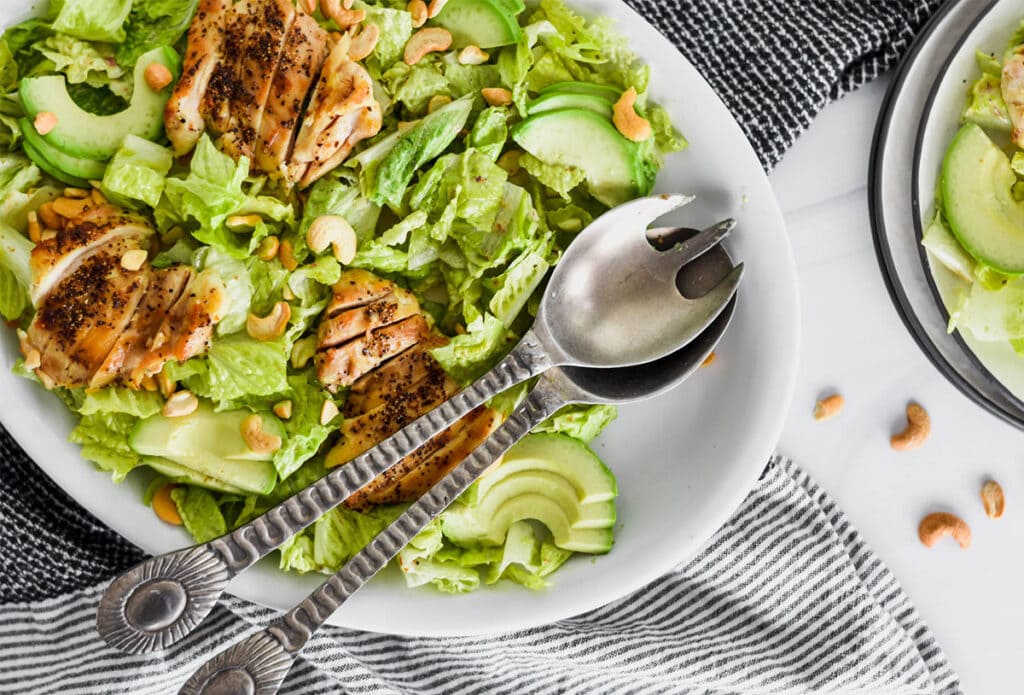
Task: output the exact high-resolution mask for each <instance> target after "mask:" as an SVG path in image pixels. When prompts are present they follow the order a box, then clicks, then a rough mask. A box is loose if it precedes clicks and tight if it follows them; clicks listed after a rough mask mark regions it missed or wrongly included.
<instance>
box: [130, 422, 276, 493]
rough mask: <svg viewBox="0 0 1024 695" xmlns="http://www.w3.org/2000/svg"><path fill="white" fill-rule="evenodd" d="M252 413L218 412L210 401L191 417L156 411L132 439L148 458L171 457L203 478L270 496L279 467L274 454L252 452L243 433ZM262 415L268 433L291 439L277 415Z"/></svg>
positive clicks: (136, 447) (137, 450)
mask: <svg viewBox="0 0 1024 695" xmlns="http://www.w3.org/2000/svg"><path fill="white" fill-rule="evenodd" d="M251 414H252V413H251V412H250V411H248V410H228V411H224V412H221V413H217V412H214V410H213V408H212V407H210V406H209V405H208V404H206V403H204V404H202V405H200V406H199V408H197V409H196V411H195V412H193V413H191V414H190V415H185V416H182V417H173V418H169V417H165V416H163V415H154V416H152V417H149V418H146V419H145V420H142V421H140V422H139V423H138V424H137V425H136V426H135V429H134V430H133V431H132V434H131V437H130V438H129V441H128V443H129V444H130V445H131V447H132V449H134V450H135V451H136V452H137V453H139V454H140V455H142V456H143V457H155V458H160V459H167V460H170V461H172V462H174V463H176V464H179V465H180V466H184V467H185V468H189V469H191V470H192V471H194V472H196V473H197V474H198V475H200V476H204V477H206V478H212V479H214V480H217V481H221V482H223V483H226V484H228V485H231V486H233V487H237V488H241V489H243V490H245V491H247V492H252V493H256V494H267V493H269V492H270V491H271V490H273V488H274V485H275V484H276V483H277V469H276V468H274V464H273V462H272V460H273V454H270V453H264V452H256V451H253V450H251V449H250V448H249V446H248V445H247V444H246V442H245V439H244V437H243V436H242V422H243V421H244V420H245V419H246V418H247V417H249V416H250V415H251ZM259 415H260V417H262V418H263V429H264V431H266V432H268V433H270V434H275V435H277V436H279V437H281V438H282V439H284V438H285V437H286V433H285V429H284V425H282V424H281V421H280V420H278V419H277V417H275V416H274V415H273V414H271V413H266V412H261V413H259ZM154 467H155V466H154Z"/></svg>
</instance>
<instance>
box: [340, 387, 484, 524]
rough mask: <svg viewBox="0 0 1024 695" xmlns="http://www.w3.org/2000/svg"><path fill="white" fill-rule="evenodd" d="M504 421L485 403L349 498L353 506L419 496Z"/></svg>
mask: <svg viewBox="0 0 1024 695" xmlns="http://www.w3.org/2000/svg"><path fill="white" fill-rule="evenodd" d="M500 424H501V415H500V414H499V413H498V412H497V411H496V410H492V409H490V408H487V407H485V406H481V407H479V408H477V409H476V410H473V411H472V412H470V413H469V414H468V415H466V416H465V417H464V418H462V419H461V420H459V421H458V422H456V423H455V424H454V425H452V426H451V427H449V428H448V429H446V430H444V431H443V432H441V433H440V434H438V435H436V436H435V437H434V438H433V439H431V440H430V441H429V442H427V443H426V444H425V445H424V446H423V447H421V448H420V449H418V450H417V451H416V452H415V453H413V454H411V455H409V456H406V457H405V458H404V459H402V460H401V461H399V462H398V464H396V465H395V466H394V467H393V468H391V469H390V470H388V471H387V472H385V473H384V474H382V475H379V476H377V477H376V478H374V479H373V481H372V482H371V483H370V484H369V485H367V486H366V487H364V488H362V489H360V490H359V491H358V492H356V493H355V494H354V495H352V496H351V497H349V498H348V499H347V500H345V505H346V506H347V507H350V508H352V509H367V508H370V507H373V506H375V505H378V504H397V503H399V502H412V501H415V500H417V499H419V498H420V497H421V496H422V495H424V494H425V493H426V492H427V491H428V490H430V488H432V487H434V485H436V484H437V483H438V481H440V480H441V478H443V477H444V476H446V475H448V473H450V472H451V470H452V469H453V468H455V466H457V465H458V464H459V463H460V462H461V461H462V460H463V459H464V458H466V457H467V456H469V455H470V454H471V453H473V450H474V449H476V448H477V447H478V446H480V445H481V444H482V443H483V441H484V440H485V439H487V437H488V436H490V434H491V432H493V431H494V430H496V429H497V428H498V425H500Z"/></svg>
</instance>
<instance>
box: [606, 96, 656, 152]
mask: <svg viewBox="0 0 1024 695" xmlns="http://www.w3.org/2000/svg"><path fill="white" fill-rule="evenodd" d="M636 96H637V94H636V87H630V88H629V89H627V90H626V91H625V92H623V93H622V96H621V97H619V100H618V101H617V102H615V106H614V107H612V122H613V123H615V128H616V130H618V131H619V132H620V133H622V136H623V137H624V138H626V139H627V140H632V141H633V142H643V141H644V140H646V139H647V138H649V137H651V133H652V132H653V131H652V130H651V122H650V121H648V120H647V119H646V118H644V117H642V116H641V115H640V114H638V113H637V112H636Z"/></svg>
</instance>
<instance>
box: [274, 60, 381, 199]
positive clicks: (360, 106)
mask: <svg viewBox="0 0 1024 695" xmlns="http://www.w3.org/2000/svg"><path fill="white" fill-rule="evenodd" d="M348 48H349V46H348V42H347V41H344V40H342V41H337V42H335V44H334V46H333V48H332V49H331V53H330V55H328V56H327V60H326V62H325V63H324V67H323V70H322V71H321V73H320V79H319V80H318V81H317V85H316V90H315V91H314V92H313V96H312V97H311V98H310V101H309V106H308V107H307V109H306V115H305V118H303V120H302V128H301V129H300V130H299V133H298V135H297V137H296V139H295V148H294V149H293V150H292V154H291V157H290V163H289V165H288V178H289V179H291V180H292V181H295V182H297V183H298V184H299V185H300V186H302V187H305V186H308V185H310V184H311V183H313V182H314V181H316V180H317V179H318V178H320V177H321V176H323V175H324V174H326V173H327V172H328V171H330V170H331V169H333V168H334V167H336V166H338V165H339V164H341V162H343V161H344V160H345V159H346V158H347V157H348V155H349V153H350V152H351V151H352V148H353V147H354V146H355V144H356V143H358V142H360V141H361V140H365V139H366V138H370V137H373V136H374V135H376V134H377V133H378V132H380V129H381V124H382V122H383V121H382V115H381V110H380V104H378V103H377V100H376V99H374V97H373V81H372V80H371V79H370V75H369V73H368V72H366V69H365V68H363V66H362V65H360V64H359V63H356V62H355V61H353V60H351V59H350V58H349V57H348Z"/></svg>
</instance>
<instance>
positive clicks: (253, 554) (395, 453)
mask: <svg viewBox="0 0 1024 695" xmlns="http://www.w3.org/2000/svg"><path fill="white" fill-rule="evenodd" d="M551 366H552V363H551V358H550V357H549V356H548V353H547V352H546V351H545V349H544V346H543V345H542V343H541V341H540V340H539V339H538V338H537V336H536V335H535V334H534V333H533V331H528V332H527V333H526V335H525V336H523V339H522V340H520V341H519V344H518V345H516V347H515V348H514V349H513V350H512V352H510V353H509V354H508V355H507V356H506V357H505V359H504V360H502V361H501V362H500V363H499V364H498V365H497V366H496V367H495V368H494V369H492V370H491V371H489V372H488V373H487V374H484V375H483V376H482V377H480V378H479V379H477V380H476V381H475V382H474V383H473V384H471V385H470V386H468V387H467V388H465V389H463V390H462V391H460V392H459V393H457V394H455V395H454V396H453V397H452V398H450V399H449V400H447V401H445V402H444V403H442V404H441V405H440V406H438V407H437V408H434V409H433V410H431V411H430V412H429V413H426V414H425V415H423V416H421V417H419V418H418V419H416V420H414V421H413V422H411V423H409V424H408V425H406V426H405V427H404V428H402V429H401V430H399V431H398V432H396V433H395V434H394V435H392V436H391V437H389V438H388V439H386V440H384V441H383V442H381V443H380V444H378V445H377V446H376V447H374V448H373V449H370V450H369V451H367V452H366V453H364V454H362V455H360V456H358V457H357V458H355V459H353V460H352V461H350V462H349V463H347V464H345V465H343V466H339V467H338V468H335V469H334V470H333V471H331V472H330V473H329V474H327V475H325V476H324V477H323V478H321V479H320V480H318V481H317V482H316V483H313V484H312V485H310V486H309V487H307V488H306V489H304V490H302V491H301V492H298V493H296V494H295V495H293V496H292V497H290V498H288V499H287V500H285V501H284V502H282V503H281V504H279V505H277V506H276V507H274V508H272V509H270V510H269V511H267V512H266V513H265V514H262V515H261V516H259V517H257V518H255V519H253V520H252V521H250V522H249V523H248V524H245V525H244V526H241V527H239V528H237V529H235V530H234V531H232V532H231V533H229V534H226V535H224V536H221V537H220V538H216V539H214V540H212V541H210V542H208V543H205V544H203V545H199V546H194V547H190V548H185V549H182V550H178V551H175V552H171V553H167V554H165V555H159V556H157V557H154V558H151V559H149V560H146V561H144V562H142V563H140V564H138V565H136V566H135V567H133V568H132V569H130V570H128V571H127V572H125V573H124V574H122V575H121V576H120V577H118V578H117V579H115V580H114V581H113V582H112V583H111V584H110V586H109V587H108V588H107V591H106V592H105V593H104V595H103V598H102V599H101V601H100V605H99V609H98V611H97V614H96V629H97V631H98V632H99V634H100V636H101V637H103V639H104V640H106V642H107V644H109V645H110V646H112V647H114V648H116V649H120V650H121V651H124V652H128V653H131V654H138V653H143V652H151V651H157V650H160V649H166V648H167V647H169V646H170V645H172V644H174V643H175V642H177V641H179V640H181V639H182V638H183V637H185V636H186V635H188V634H189V633H190V632H192V630H194V629H195V628H196V627H197V626H198V625H199V623H201V622H202V621H203V619H204V618H206V616H207V615H208V614H209V613H210V611H211V610H213V607H214V605H216V603H217V599H218V598H220V595H221V594H222V593H223V591H224V588H225V587H226V586H227V584H228V582H229V581H230V580H231V578H232V577H234V576H235V575H236V574H238V573H239V572H242V571H243V570H245V569H247V568H249V567H251V566H252V565H253V564H254V563H255V562H256V561H257V560H259V559H260V558H262V557H264V556H266V555H267V554H269V553H270V552H271V551H273V550H274V549H275V548H277V547H278V546H280V545H281V544H282V543H284V542H285V541H287V540H288V539H289V538H291V537H292V536H294V535H295V534H296V533H298V532H299V531H301V530H302V529H304V528H306V527H307V526H309V525H310V524H312V523H313V522H314V521H316V520H317V519H318V518H320V517H321V516H323V515H324V514H326V513H327V512H329V511H330V510H331V509H334V507H336V506H338V505H339V504H341V503H342V502H344V501H345V500H346V499H348V497H349V496H350V495H352V493H354V492H356V491H357V490H359V489H360V488H361V487H363V486H364V485H366V484H367V483H369V482H370V481H371V480H373V479H374V478H376V477H377V476H378V475H380V474H381V473H384V472H385V471H386V470H388V469H389V468H391V467H392V466H394V465H395V464H396V463H398V462H399V461H400V460H401V459H403V458H404V457H406V456H408V455H409V454H411V453H412V452H414V451H415V450H416V449H418V448H419V447H421V446H422V445H423V444H425V443H426V442H427V441H428V440H429V439H430V438H431V437H433V436H434V435H435V434H437V433H438V432H440V431H441V430H443V429H445V428H446V427H448V426H449V425H451V424H452V423H454V422H455V421H456V420H458V419H459V418H461V417H462V416H464V415H466V414H467V413H468V412H470V411H471V410H473V409H474V408H476V407H477V406H479V405H481V404H483V403H485V402H486V401H487V400H489V399H490V398H492V397H493V396H495V395H497V394H499V393H501V392H502V391H505V390H507V389H509V388H511V387H512V386H514V385H516V384H518V383H520V382H523V381H526V380H527V379H530V378H531V377H534V376H536V375H538V374H540V373H542V372H544V371H545V370H547V369H549V368H550V367H551ZM439 511H440V510H439ZM399 547H401V546H399ZM396 552H397V550H396Z"/></svg>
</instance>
